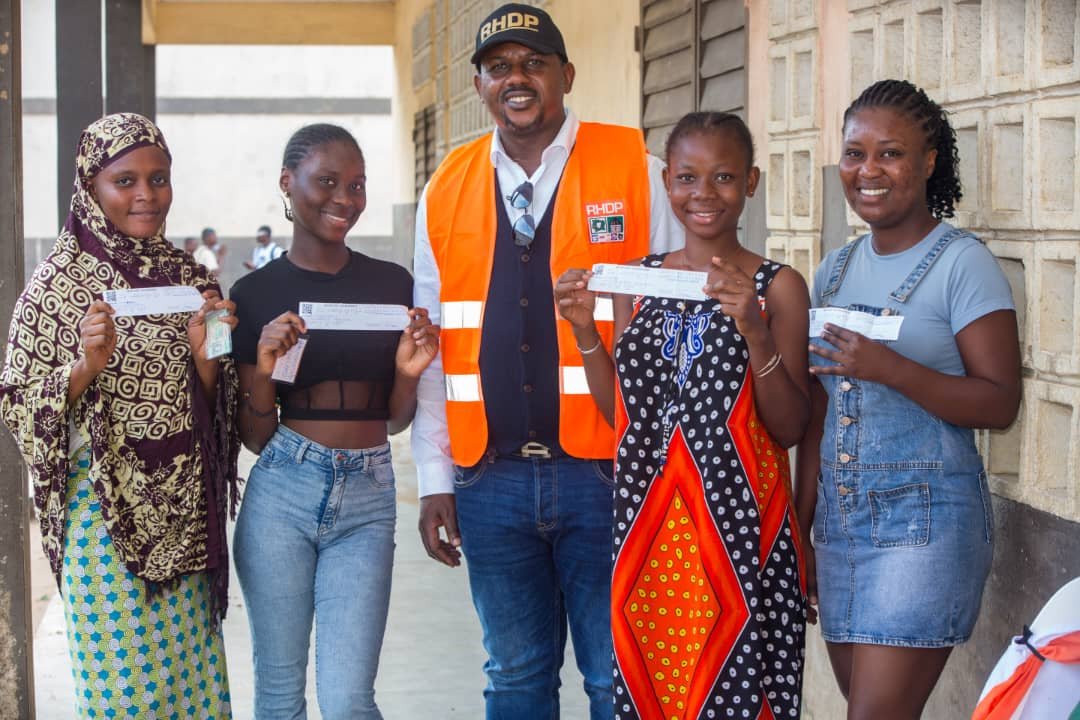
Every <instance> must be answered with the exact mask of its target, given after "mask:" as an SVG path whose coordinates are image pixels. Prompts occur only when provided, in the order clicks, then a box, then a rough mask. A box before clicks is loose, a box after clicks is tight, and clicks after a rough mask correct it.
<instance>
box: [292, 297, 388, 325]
mask: <svg viewBox="0 0 1080 720" xmlns="http://www.w3.org/2000/svg"><path fill="white" fill-rule="evenodd" d="M300 317H302V318H303V319H304V324H305V325H307V328H308V330H383V331H387V330H396V331H398V332H401V331H403V330H404V329H405V328H406V327H408V326H409V311H408V309H407V308H406V307H405V306H404V305H364V304H358V303H319V302H301V303H300Z"/></svg>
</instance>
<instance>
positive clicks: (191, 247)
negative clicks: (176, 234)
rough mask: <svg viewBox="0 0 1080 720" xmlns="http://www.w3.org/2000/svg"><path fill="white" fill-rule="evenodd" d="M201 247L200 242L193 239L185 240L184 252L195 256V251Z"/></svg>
mask: <svg viewBox="0 0 1080 720" xmlns="http://www.w3.org/2000/svg"><path fill="white" fill-rule="evenodd" d="M198 247H199V241H198V240H197V239H196V238H193V237H186V238H184V252H186V253H187V254H188V255H194V254H195V250H196V249H197V248H198Z"/></svg>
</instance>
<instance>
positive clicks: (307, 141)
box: [281, 123, 364, 170]
mask: <svg viewBox="0 0 1080 720" xmlns="http://www.w3.org/2000/svg"><path fill="white" fill-rule="evenodd" d="M332 142H341V143H345V144H346V145H349V146H351V147H353V148H354V149H355V150H356V152H358V153H360V159H361V160H363V159H364V153H363V151H362V150H361V149H360V144H359V143H357V142H356V138H354V137H353V136H352V133H350V132H349V131H348V130H346V129H345V128H343V127H341V126H339V125H330V124H329V123H315V124H314V125H305V126H304V127H302V128H300V129H299V130H297V131H296V132H294V133H293V135H292V137H291V138H289V142H288V143H287V144H286V145H285V156H284V157H283V158H282V160H281V164H282V166H284V167H287V168H289V169H290V170H295V169H296V168H297V166H298V165H300V163H302V162H303V161H304V158H306V157H307V156H308V155H310V154H311V151H312V150H314V149H316V148H319V147H322V146H323V145H327V144H329V143H332Z"/></svg>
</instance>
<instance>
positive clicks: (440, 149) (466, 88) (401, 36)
mask: <svg viewBox="0 0 1080 720" xmlns="http://www.w3.org/2000/svg"><path fill="white" fill-rule="evenodd" d="M501 4H502V2H501V0H398V1H397V4H396V12H397V18H396V26H395V27H396V33H395V34H396V37H397V39H398V42H397V43H396V45H395V46H394V67H395V70H396V90H397V93H396V96H395V97H396V98H398V99H399V102H398V103H396V105H395V107H394V110H393V114H392V122H393V126H394V144H393V146H394V153H395V154H394V157H396V158H400V162H399V163H398V167H399V168H400V170H401V171H400V172H399V174H398V175H397V180H396V182H395V187H394V193H395V195H394V197H395V199H394V203H395V205H394V207H395V210H394V215H395V222H394V243H395V244H396V245H398V246H402V245H405V246H409V247H411V243H412V232H413V230H412V219H413V214H412V210H413V206H414V203H415V202H416V201H417V200H418V198H417V197H416V192H415V187H414V186H415V182H416V180H415V175H414V173H413V168H414V163H415V161H416V157H415V154H414V150H413V138H412V133H413V117H414V115H415V113H416V112H418V111H420V110H422V109H424V108H425V107H427V106H429V105H434V106H435V108H436V128H437V133H436V135H437V138H438V140H437V153H436V159H441V158H442V157H443V156H444V155H445V154H446V152H447V151H448V150H450V149H451V148H453V147H454V146H456V145H458V144H460V143H462V142H465V141H467V140H470V139H472V138H474V137H477V136H478V135H480V134H483V133H485V132H488V131H490V129H491V127H492V123H491V120H490V117H489V116H488V115H487V112H486V111H485V110H484V108H483V106H482V105H481V104H480V100H479V98H478V97H477V95H476V91H475V89H474V88H473V75H474V74H475V69H474V68H473V66H471V65H469V63H468V58H469V56H470V55H472V52H473V48H474V47H475V38H476V31H477V29H478V28H479V25H480V23H481V21H482V20H483V19H484V17H485V16H486V15H487V14H488V13H489V12H491V10H493V9H494V8H496V7H498V6H499V5H501ZM530 4H533V5H537V6H541V7H543V8H544V9H545V10H546V11H547V12H548V13H549V14H550V15H551V16H552V18H553V19H554V20H555V22H556V24H558V26H559V28H560V30H561V31H562V33H563V37H564V40H565V41H566V51H567V55H568V56H569V58H570V61H571V62H573V63H574V65H575V67H576V69H577V79H576V80H575V81H574V88H573V91H572V92H571V93H570V95H568V96H567V100H566V104H567V106H568V107H570V108H571V109H572V110H573V111H574V112H575V113H577V115H578V116H579V117H580V118H582V119H587V120H594V121H599V122H612V123H620V124H623V125H633V126H637V125H638V124H639V120H640V115H641V91H640V86H641V70H640V66H639V56H638V54H637V53H636V52H635V51H634V29H635V27H636V26H637V24H638V22H639V13H640V10H639V7H640V5H639V3H638V2H637V0H612V1H606V2H581V1H580V0H532V1H531V3H530Z"/></svg>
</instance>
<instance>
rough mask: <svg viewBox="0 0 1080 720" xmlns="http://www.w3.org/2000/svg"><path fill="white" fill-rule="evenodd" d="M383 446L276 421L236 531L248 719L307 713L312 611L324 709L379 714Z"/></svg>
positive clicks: (352, 718)
mask: <svg viewBox="0 0 1080 720" xmlns="http://www.w3.org/2000/svg"><path fill="white" fill-rule="evenodd" d="M396 513H397V508H396V503H395V497H394V470H393V467H392V466H391V464H390V446H389V445H382V446H380V447H376V448H370V449H366V450H334V449H331V448H327V447H324V446H322V445H319V444H318V443H315V442H312V441H310V440H308V439H307V438H305V437H304V436H302V435H300V434H298V433H296V432H294V431H292V430H290V429H289V428H287V427H285V426H280V427H279V428H278V431H277V433H276V434H275V435H274V437H273V438H271V440H270V442H269V443H268V444H267V445H266V447H265V448H263V451H262V454H261V455H260V456H259V461H258V463H256V465H255V467H254V469H253V470H252V471H251V475H250V477H249V478H248V482H247V489H246V490H245V493H244V501H243V504H242V505H241V508H240V517H239V519H238V521H237V523H236V533H235V535H234V553H235V560H236V570H237V574H238V575H239V578H240V586H241V588H242V589H243V592H244V600H245V602H246V603H247V610H248V620H249V623H250V625H251V643H252V648H253V651H254V664H255V718H256V720H304V719H305V718H306V717H307V707H306V704H305V701H304V684H305V680H306V674H307V660H308V645H309V639H310V637H311V622H312V618H313V617H314V619H315V661H316V684H317V686H318V698H319V709H320V711H321V712H322V716H323V718H324V720H377V719H379V718H381V717H382V715H380V714H379V709H378V707H377V706H376V705H375V689H374V685H375V673H376V671H377V669H378V665H379V650H380V649H381V647H382V640H383V630H384V629H385V628H386V614H387V608H388V607H389V604H390V577H391V567H392V565H393V561H394V523H395V520H396Z"/></svg>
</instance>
